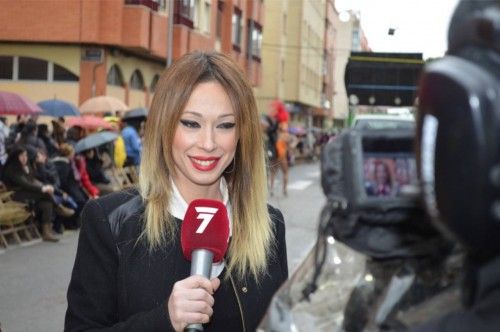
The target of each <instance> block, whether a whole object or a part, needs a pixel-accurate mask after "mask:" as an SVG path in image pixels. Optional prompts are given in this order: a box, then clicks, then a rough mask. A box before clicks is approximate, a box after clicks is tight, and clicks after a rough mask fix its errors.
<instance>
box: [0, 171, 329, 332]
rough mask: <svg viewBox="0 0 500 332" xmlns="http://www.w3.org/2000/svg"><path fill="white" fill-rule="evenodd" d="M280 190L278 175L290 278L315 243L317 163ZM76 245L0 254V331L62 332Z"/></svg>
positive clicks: (67, 237) (65, 242)
mask: <svg viewBox="0 0 500 332" xmlns="http://www.w3.org/2000/svg"><path fill="white" fill-rule="evenodd" d="M280 189H281V174H279V175H278V178H277V182H276V184H275V190H274V191H275V195H274V196H272V197H271V198H270V200H269V202H270V204H272V205H273V206H275V207H277V208H279V209H280V210H281V211H282V213H283V215H284V217H285V223H286V239H287V251H288V252H287V255H288V265H289V271H290V274H292V273H293V271H294V270H295V269H296V268H297V266H298V265H299V264H300V262H301V261H302V260H303V259H304V258H305V257H306V255H307V254H308V253H309V251H310V249H311V248H312V246H313V244H314V242H315V239H316V226H317V224H318V216H319V212H320V210H321V207H322V205H323V203H324V202H325V199H324V196H323V194H322V191H321V186H320V170H319V163H318V162H315V163H304V164H299V165H296V166H293V167H291V168H290V175H289V186H288V196H287V197H284V196H283V195H282V193H281V190H280ZM77 241H78V232H77V231H66V232H65V233H64V236H63V237H62V238H61V241H60V242H58V243H56V244H53V243H46V242H40V241H37V242H33V243H29V244H27V245H22V246H10V247H9V248H8V249H6V250H0V324H1V332H26V331H41V332H45V331H47V332H52V331H62V330H63V326H64V313H65V310H66V305H67V302H66V290H67V287H68V283H69V280H70V276H71V269H72V266H73V262H74V258H75V253H76V246H77Z"/></svg>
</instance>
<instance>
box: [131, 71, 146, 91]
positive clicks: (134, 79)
mask: <svg viewBox="0 0 500 332" xmlns="http://www.w3.org/2000/svg"><path fill="white" fill-rule="evenodd" d="M130 88H131V89H135V90H144V79H143V78H142V74H141V72H140V71H139V70H135V71H134V72H133V73H132V76H131V77H130Z"/></svg>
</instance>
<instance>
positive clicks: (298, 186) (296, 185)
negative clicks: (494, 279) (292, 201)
mask: <svg viewBox="0 0 500 332" xmlns="http://www.w3.org/2000/svg"><path fill="white" fill-rule="evenodd" d="M312 183H313V182H312V181H309V180H299V181H293V182H292V183H289V184H288V189H289V190H304V189H306V188H307V187H309V186H310V185H311V184H312Z"/></svg>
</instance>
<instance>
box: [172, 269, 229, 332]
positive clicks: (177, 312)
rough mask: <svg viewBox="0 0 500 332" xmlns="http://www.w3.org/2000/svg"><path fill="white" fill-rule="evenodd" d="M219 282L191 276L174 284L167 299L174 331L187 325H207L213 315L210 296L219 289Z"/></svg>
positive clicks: (180, 329)
mask: <svg viewBox="0 0 500 332" xmlns="http://www.w3.org/2000/svg"><path fill="white" fill-rule="evenodd" d="M219 286H220V280H219V279H218V278H214V279H212V280H208V279H206V278H204V277H202V276H191V277H188V278H186V279H183V280H180V281H178V282H176V283H175V284H174V287H173V289H172V293H171V294H170V298H169V299H168V304H167V308H168V313H169V316H170V320H171V323H172V325H173V326H174V328H175V329H176V331H182V330H183V329H184V327H186V326H187V325H188V324H193V323H202V324H203V323H207V322H209V321H210V317H211V316H212V314H213V309H212V307H213V305H214V298H213V296H212V294H213V293H214V292H215V291H216V290H217V288H219Z"/></svg>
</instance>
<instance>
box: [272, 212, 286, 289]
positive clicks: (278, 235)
mask: <svg viewBox="0 0 500 332" xmlns="http://www.w3.org/2000/svg"><path fill="white" fill-rule="evenodd" d="M268 209H269V213H270V216H271V219H272V220H273V227H274V237H275V239H274V240H275V243H276V246H277V248H276V255H277V257H276V260H277V261H279V263H280V268H281V273H282V276H283V280H282V281H283V282H284V281H285V280H286V279H288V259H287V252H286V237H285V219H284V218H283V214H282V213H281V211H280V210H279V209H276V208H274V207H272V206H270V205H268Z"/></svg>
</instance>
